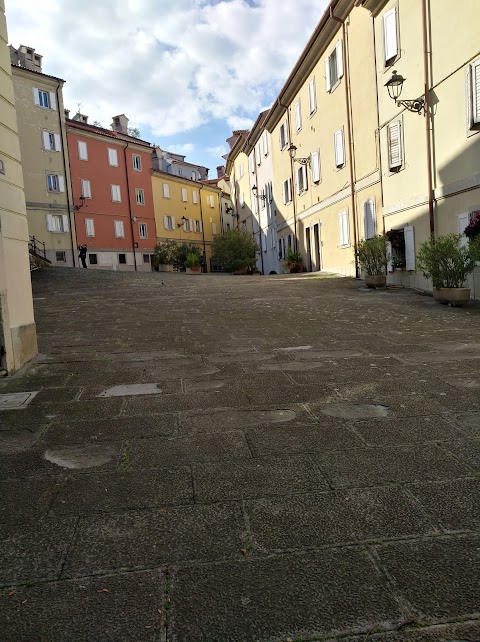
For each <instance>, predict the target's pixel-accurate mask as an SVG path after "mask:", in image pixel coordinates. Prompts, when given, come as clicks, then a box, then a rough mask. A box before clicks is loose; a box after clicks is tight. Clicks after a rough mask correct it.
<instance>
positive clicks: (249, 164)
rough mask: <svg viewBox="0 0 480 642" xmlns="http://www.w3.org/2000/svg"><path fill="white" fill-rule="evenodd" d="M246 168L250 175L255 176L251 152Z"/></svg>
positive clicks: (253, 155) (253, 157)
mask: <svg viewBox="0 0 480 642" xmlns="http://www.w3.org/2000/svg"><path fill="white" fill-rule="evenodd" d="M248 168H249V169H250V174H255V152H252V153H251V154H250V156H249V157H248Z"/></svg>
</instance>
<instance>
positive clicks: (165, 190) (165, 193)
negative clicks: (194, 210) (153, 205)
mask: <svg viewBox="0 0 480 642" xmlns="http://www.w3.org/2000/svg"><path fill="white" fill-rule="evenodd" d="M163 198H170V185H169V184H168V183H163Z"/></svg>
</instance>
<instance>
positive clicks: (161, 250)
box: [152, 241, 177, 272]
mask: <svg viewBox="0 0 480 642" xmlns="http://www.w3.org/2000/svg"><path fill="white" fill-rule="evenodd" d="M176 256H177V244H176V243H175V241H165V242H164V243H157V245H156V246H155V250H154V255H153V259H152V264H153V268H154V269H155V270H157V271H160V272H173V264H174V262H175V259H176Z"/></svg>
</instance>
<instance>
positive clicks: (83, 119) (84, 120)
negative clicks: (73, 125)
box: [72, 111, 88, 125]
mask: <svg viewBox="0 0 480 642" xmlns="http://www.w3.org/2000/svg"><path fill="white" fill-rule="evenodd" d="M72 120H76V121H77V123H85V125H88V116H85V114H81V113H80V112H79V111H77V113H76V114H75V116H74V117H73V118H72Z"/></svg>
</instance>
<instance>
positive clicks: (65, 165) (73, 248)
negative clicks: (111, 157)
mask: <svg viewBox="0 0 480 642" xmlns="http://www.w3.org/2000/svg"><path fill="white" fill-rule="evenodd" d="M55 95H56V97H57V108H58V125H59V127H60V138H61V139H62V159H63V171H64V173H65V186H66V188H67V208H68V220H69V221H70V226H69V227H70V243H71V245H72V261H73V267H76V266H75V254H76V248H75V247H74V242H73V225H75V224H76V222H75V210H74V208H73V207H71V203H70V195H69V192H68V182H69V183H70V186H71V184H72V175H71V174H70V158H69V157H68V142H67V132H66V130H65V132H64V131H63V125H62V116H61V114H60V83H57V88H56V90H55ZM62 102H63V101H62ZM64 133H65V138H64V136H63V134H64ZM64 141H65V143H66V144H65V145H64V144H63V143H64ZM65 154H67V157H68V175H69V177H70V181H68V182H67V161H66V160H65ZM72 194H73V189H72ZM72 213H73V225H72ZM75 229H76V228H75Z"/></svg>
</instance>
